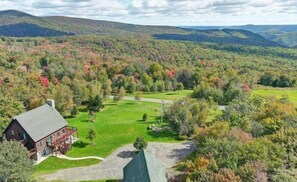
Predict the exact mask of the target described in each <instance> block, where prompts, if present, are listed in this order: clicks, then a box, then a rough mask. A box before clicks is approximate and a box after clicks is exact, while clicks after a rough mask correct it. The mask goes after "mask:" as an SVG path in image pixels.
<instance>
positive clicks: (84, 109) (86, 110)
mask: <svg viewBox="0 0 297 182" xmlns="http://www.w3.org/2000/svg"><path fill="white" fill-rule="evenodd" d="M78 110H79V112H88V111H89V110H88V108H86V107H83V108H79V109H78Z"/></svg>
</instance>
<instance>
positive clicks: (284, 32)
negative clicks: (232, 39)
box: [183, 25, 297, 47]
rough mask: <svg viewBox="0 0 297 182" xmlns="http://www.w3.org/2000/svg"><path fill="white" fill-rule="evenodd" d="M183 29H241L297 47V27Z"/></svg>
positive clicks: (196, 27) (284, 44) (256, 26)
mask: <svg viewBox="0 0 297 182" xmlns="http://www.w3.org/2000/svg"><path fill="white" fill-rule="evenodd" d="M183 28H189V29H196V30H205V29H236V30H238V29H241V30H247V31H251V32H254V33H256V34H259V35H261V36H263V37H265V38H266V39H268V40H270V41H274V42H277V43H279V44H281V45H283V46H288V47H296V46H297V25H243V26H184V27H183Z"/></svg>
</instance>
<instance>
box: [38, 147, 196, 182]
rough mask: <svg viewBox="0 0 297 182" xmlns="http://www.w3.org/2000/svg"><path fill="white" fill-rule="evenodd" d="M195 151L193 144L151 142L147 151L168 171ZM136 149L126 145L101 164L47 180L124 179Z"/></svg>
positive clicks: (49, 175)
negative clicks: (126, 166)
mask: <svg viewBox="0 0 297 182" xmlns="http://www.w3.org/2000/svg"><path fill="white" fill-rule="evenodd" d="M194 149H195V146H194V143H193V142H184V143H156V142H149V144H148V148H147V150H148V151H149V152H150V153H152V154H153V155H154V156H155V157H156V158H157V159H158V160H159V161H160V162H161V163H162V164H164V165H165V167H166V168H167V169H169V168H171V167H173V166H174V165H175V164H177V163H178V162H179V161H180V160H182V159H184V158H185V157H187V156H188V155H189V154H190V153H191V152H193V151H194ZM134 150H135V149H134V147H133V145H132V144H128V145H125V146H123V147H121V148H119V149H117V150H116V151H114V152H113V153H112V154H111V155H109V156H108V157H107V158H106V159H105V160H104V161H102V162H101V163H100V164H96V165H92V166H87V167H77V168H71V169H64V170H60V171H58V172H55V173H52V174H48V175H44V176H42V178H44V179H45V180H48V181H50V180H62V181H84V180H100V179H122V178H123V168H124V166H125V165H126V164H127V163H128V162H129V161H130V160H131V159H132V157H133V153H132V152H133V151H134Z"/></svg>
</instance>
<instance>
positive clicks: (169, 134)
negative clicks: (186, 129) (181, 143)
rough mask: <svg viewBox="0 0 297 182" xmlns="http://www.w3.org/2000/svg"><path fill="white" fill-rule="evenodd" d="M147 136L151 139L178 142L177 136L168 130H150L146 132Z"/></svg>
mask: <svg viewBox="0 0 297 182" xmlns="http://www.w3.org/2000/svg"><path fill="white" fill-rule="evenodd" d="M147 134H148V135H150V136H151V137H152V138H172V139H174V140H179V137H178V134H177V133H173V132H170V131H168V130H165V131H161V132H155V131H152V130H149V131H147Z"/></svg>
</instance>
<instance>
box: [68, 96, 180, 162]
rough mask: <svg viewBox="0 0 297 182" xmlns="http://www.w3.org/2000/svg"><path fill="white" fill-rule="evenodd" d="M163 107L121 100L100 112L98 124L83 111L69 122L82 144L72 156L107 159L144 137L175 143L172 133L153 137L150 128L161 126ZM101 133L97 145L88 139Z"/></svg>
mask: <svg viewBox="0 0 297 182" xmlns="http://www.w3.org/2000/svg"><path fill="white" fill-rule="evenodd" d="M160 111H161V107H160V104H156V103H149V102H136V101H121V102H119V103H117V104H115V103H112V102H109V103H107V104H106V105H105V109H104V110H103V111H101V112H100V113H97V118H96V121H95V122H89V121H88V113H87V112H81V113H80V114H79V115H78V116H77V117H76V118H70V119H68V122H69V125H70V126H75V127H77V128H78V130H79V138H80V139H79V141H77V142H76V143H75V144H74V145H73V148H72V150H71V151H70V152H69V153H68V156H71V157H81V156H90V155H95V156H100V157H106V156H108V155H109V154H110V153H111V152H112V151H113V150H115V149H116V148H118V147H120V146H122V145H124V144H128V143H132V142H133V141H134V140H135V139H136V137H138V136H141V137H144V138H145V139H146V140H147V141H160V142H174V141H175V139H176V136H175V135H174V136H173V135H171V134H160V135H155V134H154V135H152V134H151V133H148V131H147V129H146V128H147V126H149V125H150V124H152V123H155V124H156V123H157V122H158V120H157V118H156V116H159V115H160ZM144 113H147V114H148V121H147V122H143V121H142V116H143V114H144ZM90 128H93V129H95V130H96V131H97V135H98V136H97V138H96V139H95V140H94V143H95V144H94V145H93V144H89V141H88V140H87V139H86V136H87V133H88V130H89V129H90Z"/></svg>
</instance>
